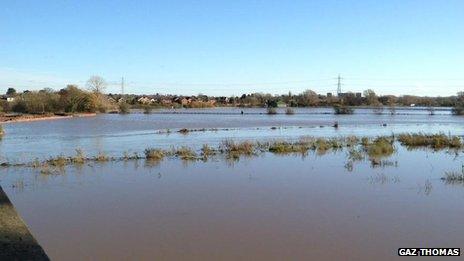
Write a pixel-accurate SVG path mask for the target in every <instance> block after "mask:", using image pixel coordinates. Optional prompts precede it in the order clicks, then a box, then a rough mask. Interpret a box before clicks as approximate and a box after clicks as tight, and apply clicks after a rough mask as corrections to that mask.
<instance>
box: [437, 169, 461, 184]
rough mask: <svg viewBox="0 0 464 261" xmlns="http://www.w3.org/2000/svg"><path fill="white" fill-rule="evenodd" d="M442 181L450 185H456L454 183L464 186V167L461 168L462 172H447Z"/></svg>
mask: <svg viewBox="0 0 464 261" xmlns="http://www.w3.org/2000/svg"><path fill="white" fill-rule="evenodd" d="M441 179H442V180H444V181H445V182H446V183H449V184H454V183H460V184H464V165H462V167H461V172H458V171H450V172H445V176H444V177H442V178H441Z"/></svg>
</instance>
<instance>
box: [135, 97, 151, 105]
mask: <svg viewBox="0 0 464 261" xmlns="http://www.w3.org/2000/svg"><path fill="white" fill-rule="evenodd" d="M137 102H139V103H142V104H148V103H150V102H151V100H150V98H148V97H142V98H139V99H138V100H137Z"/></svg>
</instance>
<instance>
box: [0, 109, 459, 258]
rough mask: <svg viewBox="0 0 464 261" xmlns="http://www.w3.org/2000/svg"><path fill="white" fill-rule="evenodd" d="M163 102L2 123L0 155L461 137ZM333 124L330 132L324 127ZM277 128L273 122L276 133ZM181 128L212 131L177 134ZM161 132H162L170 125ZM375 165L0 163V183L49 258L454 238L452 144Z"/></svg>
mask: <svg viewBox="0 0 464 261" xmlns="http://www.w3.org/2000/svg"><path fill="white" fill-rule="evenodd" d="M243 110H244V111H245V113H244V115H241V113H240V111H241V109H211V110H186V111H174V112H171V111H161V112H159V113H155V114H151V115H144V114H141V113H138V114H130V115H98V116H96V117H95V118H80V119H66V120H60V121H49V122H47V121H43V122H30V123H9V124H5V125H4V129H5V131H6V135H5V136H4V137H3V139H0V162H10V163H14V162H30V161H32V160H34V159H35V158H38V159H40V160H44V159H47V158H49V157H51V156H57V155H64V156H73V155H75V149H77V148H79V149H82V150H83V151H84V152H85V154H86V155H88V156H92V155H96V154H98V153H99V152H105V153H107V155H110V156H111V155H114V156H122V155H123V152H125V151H127V152H130V153H132V152H139V153H143V150H144V149H145V148H147V147H161V148H169V147H171V146H183V145H186V146H190V147H193V148H197V149H198V148H199V147H201V145H202V144H204V143H208V144H210V145H213V146H214V145H215V144H218V143H220V142H221V141H223V140H224V139H234V140H272V139H298V138H299V137H301V136H315V137H340V136H346V135H358V136H371V137H373V136H377V135H390V134H392V133H395V134H398V133H404V132H425V133H438V132H442V133H445V134H448V133H451V134H453V135H459V136H462V135H464V127H463V126H464V125H463V123H464V118H463V117H454V116H451V115H450V114H449V111H443V112H442V111H440V112H437V115H433V116H431V115H427V112H426V111H425V110H422V111H421V110H407V109H402V111H401V114H400V113H399V114H398V115H388V114H387V113H384V114H382V115H377V114H372V113H369V111H368V110H365V109H364V110H363V109H360V110H357V111H356V112H355V114H354V115H338V116H337V115H332V114H327V113H329V110H328V109H325V108H323V109H298V110H296V114H295V115H284V114H279V115H275V116H269V115H265V114H260V113H262V111H264V109H243ZM335 121H338V122H339V128H333V127H331V126H332V124H333V123H334V122H335ZM272 127H276V128H272ZM181 128H189V129H190V128H196V129H197V128H218V130H215V131H199V132H190V133H188V134H186V135H185V134H181V133H178V132H177V131H178V130H179V129H181ZM167 129H170V130H171V131H170V133H166V132H163V133H162V134H160V131H166V130H167ZM395 146H396V147H397V152H396V153H395V154H393V155H392V156H390V157H388V158H384V160H386V162H385V163H386V164H384V166H383V167H373V166H372V165H371V162H370V161H369V160H363V161H359V162H354V163H353V165H352V168H351V166H348V164H347V162H348V161H347V153H348V152H347V151H346V149H345V150H340V151H337V152H330V153H327V154H325V155H317V153H315V152H310V153H309V154H308V155H307V156H306V157H302V156H301V155H286V156H279V155H276V154H271V153H263V154H260V155H258V156H253V157H250V158H247V157H241V158H240V159H239V160H238V161H229V160H225V159H224V158H221V157H220V156H217V157H215V158H212V159H209V160H208V161H207V162H202V161H182V160H180V159H172V158H170V159H165V160H163V161H161V162H159V163H158V164H148V163H147V162H145V160H130V161H127V162H124V161H111V162H106V163H96V162H89V163H86V164H84V165H82V166H79V165H70V166H66V167H65V168H64V169H63V170H62V171H59V173H55V172H52V174H43V173H41V172H40V169H33V168H26V167H1V168H0V184H1V185H2V187H3V189H4V191H5V192H6V193H7V194H8V196H9V197H10V200H11V201H12V202H13V204H14V205H15V207H16V209H17V210H18V212H19V213H20V215H21V216H22V218H23V219H24V221H25V222H26V224H27V225H28V226H29V228H30V230H31V232H32V234H33V235H34V236H35V237H36V239H37V240H38V242H39V243H40V244H41V246H42V247H43V248H44V250H45V251H46V253H47V254H48V255H49V257H50V258H51V259H52V260H392V259H399V258H398V257H397V250H398V248H400V247H463V244H464V243H463V242H464V227H463V226H462V220H463V219H462V218H463V216H464V205H463V204H461V202H462V201H463V199H464V186H463V184H462V183H454V184H449V183H446V182H444V181H442V180H441V178H442V177H443V176H444V175H445V172H446V171H458V172H460V171H461V169H462V165H463V164H464V158H463V156H462V151H460V152H459V153H458V154H456V153H455V152H447V151H441V152H433V151H430V150H412V151H408V150H406V149H405V148H404V147H401V146H400V145H399V144H396V145H395Z"/></svg>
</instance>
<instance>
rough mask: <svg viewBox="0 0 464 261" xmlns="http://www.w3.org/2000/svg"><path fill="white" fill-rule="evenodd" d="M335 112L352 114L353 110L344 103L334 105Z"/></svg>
mask: <svg viewBox="0 0 464 261" xmlns="http://www.w3.org/2000/svg"><path fill="white" fill-rule="evenodd" d="M333 109H334V113H335V114H353V113H354V110H353V108H351V107H348V106H344V105H335V106H334V107H333Z"/></svg>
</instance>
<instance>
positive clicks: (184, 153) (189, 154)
mask: <svg viewBox="0 0 464 261" xmlns="http://www.w3.org/2000/svg"><path fill="white" fill-rule="evenodd" d="M175 155H176V156H178V157H179V158H181V159H183V160H195V159H197V154H196V153H195V151H193V150H192V149H191V148H189V147H185V146H184V147H180V148H178V149H177V150H176V151H175Z"/></svg>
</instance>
